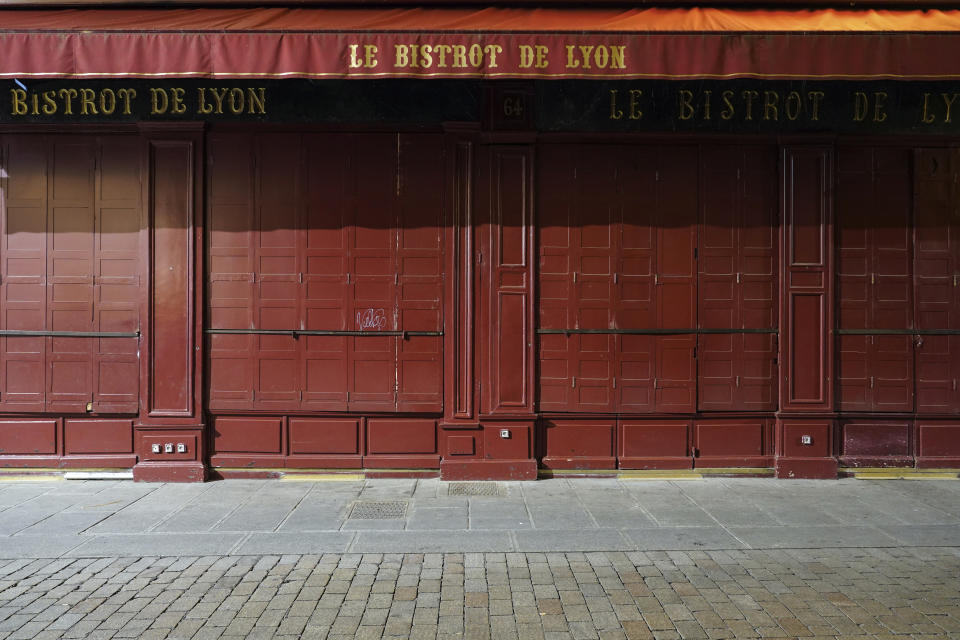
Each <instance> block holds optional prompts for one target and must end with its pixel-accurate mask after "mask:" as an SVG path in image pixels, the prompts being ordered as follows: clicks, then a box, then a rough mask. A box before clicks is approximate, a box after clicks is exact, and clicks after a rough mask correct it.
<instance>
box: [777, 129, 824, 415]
mask: <svg viewBox="0 0 960 640" xmlns="http://www.w3.org/2000/svg"><path fill="white" fill-rule="evenodd" d="M782 171H783V177H782V180H781V221H782V228H783V232H782V236H783V237H782V251H781V252H780V255H781V260H780V264H781V276H780V277H781V286H780V291H781V292H782V293H781V296H780V320H781V321H780V355H781V358H780V362H781V371H780V409H781V411H830V410H832V409H833V383H834V371H833V369H834V366H835V365H834V355H833V354H834V345H833V331H832V327H833V314H834V304H833V288H834V285H833V275H834V274H833V270H834V267H833V206H832V197H833V149H832V148H830V147H801V146H788V147H784V148H783V152H782ZM798 304H799V306H798ZM811 305H812V307H813V308H812V309H810V307H811ZM802 313H806V314H807V315H806V316H804V317H802V318H801V314H802Z"/></svg>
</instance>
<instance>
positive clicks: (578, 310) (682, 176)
mask: <svg viewBox="0 0 960 640" xmlns="http://www.w3.org/2000/svg"><path fill="white" fill-rule="evenodd" d="M696 157H697V150H696V148H695V147H690V148H678V149H665V148H654V147H640V146H620V145H595V146H591V145H549V147H546V148H545V149H544V150H543V152H542V153H541V154H540V158H541V160H540V167H539V169H540V170H539V174H538V175H539V178H538V184H539V185H540V190H541V191H540V193H539V197H538V202H539V213H538V215H539V220H540V221H541V225H540V230H539V239H540V247H539V249H540V298H539V300H538V315H539V319H540V329H546V330H548V331H560V330H564V329H569V330H571V331H572V332H571V333H568V334H564V333H545V334H544V333H541V335H540V340H539V346H540V354H539V355H540V378H539V389H540V398H539V402H540V405H539V406H540V409H541V410H543V411H572V412H576V411H589V412H610V411H631V412H652V411H665V412H675V411H688V410H692V409H693V406H694V404H695V402H694V396H695V388H694V382H693V381H694V377H695V366H694V360H693V350H694V346H695V344H696V341H695V340H694V339H693V336H692V335H671V336H657V335H653V334H644V333H643V332H645V331H651V330H652V331H653V332H656V331H657V330H661V329H678V330H680V331H681V332H683V331H686V332H690V331H692V330H693V329H694V328H695V327H696V306H695V300H696V270H695V266H694V265H695V258H694V251H695V247H696V215H697V213H696V212H697V193H696V190H695V189H693V190H691V189H690V184H691V183H693V184H695V183H696V168H697V162H696ZM584 331H587V332H586V333H584ZM604 332H608V333H604ZM634 332H640V333H634Z"/></svg>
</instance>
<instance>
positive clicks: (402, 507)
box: [347, 500, 407, 520]
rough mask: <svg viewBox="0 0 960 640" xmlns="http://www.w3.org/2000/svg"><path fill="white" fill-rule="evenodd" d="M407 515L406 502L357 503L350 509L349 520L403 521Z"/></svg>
mask: <svg viewBox="0 0 960 640" xmlns="http://www.w3.org/2000/svg"><path fill="white" fill-rule="evenodd" d="M406 515H407V503H406V502H405V501H404V500H389V501H384V502H372V501H371V502H366V501H357V502H354V503H353V507H352V508H351V509H350V515H349V516H347V518H350V519H352V520H401V519H403V518H404V517H405V516H406Z"/></svg>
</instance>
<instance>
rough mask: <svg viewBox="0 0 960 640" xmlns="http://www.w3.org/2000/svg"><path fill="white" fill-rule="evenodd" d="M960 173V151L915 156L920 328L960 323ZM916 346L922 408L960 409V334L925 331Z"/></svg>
mask: <svg viewBox="0 0 960 640" xmlns="http://www.w3.org/2000/svg"><path fill="white" fill-rule="evenodd" d="M958 173H960V162H958V152H957V151H956V150H948V149H921V150H918V151H917V152H916V154H915V156H914V224H915V228H914V239H915V240H914V242H915V257H914V265H915V277H914V282H915V284H914V287H915V296H916V298H915V300H916V318H917V328H918V329H921V330H938V329H956V328H957V327H960V214H958V213H957V211H958V204H960V197H958V196H960V194H958V191H957V179H958ZM918 344H919V346H918V347H917V411H918V412H922V413H953V414H956V413H960V392H958V390H957V387H958V380H960V336H956V335H953V336H937V335H927V336H922V337H920V339H919V340H918Z"/></svg>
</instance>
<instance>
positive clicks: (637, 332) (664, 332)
mask: <svg viewBox="0 0 960 640" xmlns="http://www.w3.org/2000/svg"><path fill="white" fill-rule="evenodd" d="M777 331H778V330H777V329H537V333H538V334H540V335H572V334H591V335H609V334H613V335H626V336H677V335H701V334H706V335H710V334H719V335H728V334H736V333H777Z"/></svg>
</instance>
